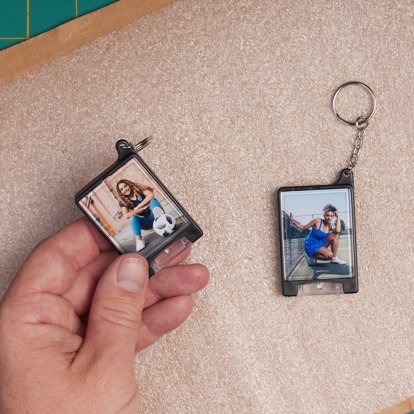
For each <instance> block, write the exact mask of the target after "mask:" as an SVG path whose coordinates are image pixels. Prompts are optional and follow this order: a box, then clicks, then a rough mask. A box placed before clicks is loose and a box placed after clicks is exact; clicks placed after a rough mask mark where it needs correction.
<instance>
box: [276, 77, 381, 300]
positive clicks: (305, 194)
mask: <svg viewBox="0 0 414 414" xmlns="http://www.w3.org/2000/svg"><path fill="white" fill-rule="evenodd" d="M350 85H357V86H361V87H363V88H364V89H365V90H367V91H368V92H369V94H370V97H371V101H372V109H371V112H370V113H369V114H368V115H365V116H360V117H358V119H356V120H355V121H349V120H346V119H344V118H342V117H341V116H340V115H339V114H338V112H337V109H336V99H337V96H338V94H339V93H340V92H341V91H342V90H343V89H344V88H346V87H348V86H350ZM332 107H333V110H334V113H335V115H336V116H337V117H338V118H339V119H340V120H341V121H343V122H345V123H346V124H348V125H352V126H355V127H356V128H357V137H356V142H355V147H354V150H353V153H352V156H351V159H350V162H349V166H348V167H347V168H345V169H344V170H342V171H341V174H340V177H339V180H338V181H337V182H336V183H335V184H333V185H314V186H301V187H283V188H280V189H279V190H278V204H279V224H280V226H279V228H280V246H281V265H282V287H283V294H284V295H285V296H296V295H324V294H338V293H356V292H357V291H358V267H357V250H356V233H355V204H354V181H353V169H354V167H355V165H356V163H357V161H358V154H359V151H360V149H361V147H362V143H363V137H364V134H365V130H366V128H367V127H368V121H369V120H370V119H371V117H372V115H373V114H374V112H375V109H376V99H375V95H374V92H373V91H372V89H371V88H370V87H369V86H367V85H365V84H364V83H362V82H356V81H354V82H347V83H345V84H343V85H341V86H340V87H339V88H338V89H337V90H336V92H335V94H334V97H333V100H332Z"/></svg>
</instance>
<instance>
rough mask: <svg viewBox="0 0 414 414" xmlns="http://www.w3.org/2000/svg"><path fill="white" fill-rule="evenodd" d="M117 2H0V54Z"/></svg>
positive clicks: (85, 0)
mask: <svg viewBox="0 0 414 414" xmlns="http://www.w3.org/2000/svg"><path fill="white" fill-rule="evenodd" d="M116 1H118V0H0V50H1V49H5V48H6V47H9V46H13V45H14V44H16V43H19V42H22V41H23V40H26V39H29V38H30V37H33V36H36V35H38V34H40V33H43V32H46V31H47V30H50V29H52V28H53V27H56V26H59V25H60V24H62V23H65V22H67V21H69V20H73V19H76V18H77V17H79V16H82V15H83V14H86V13H89V12H91V11H93V10H96V9H99V8H101V7H104V6H107V5H108V4H111V3H115V2H116Z"/></svg>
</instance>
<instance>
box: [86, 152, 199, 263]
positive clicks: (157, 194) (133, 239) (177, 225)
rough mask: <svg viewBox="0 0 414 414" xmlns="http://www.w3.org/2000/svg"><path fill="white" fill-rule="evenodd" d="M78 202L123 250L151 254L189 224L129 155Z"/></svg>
mask: <svg viewBox="0 0 414 414" xmlns="http://www.w3.org/2000/svg"><path fill="white" fill-rule="evenodd" d="M79 206H80V207H81V209H82V210H83V211H85V213H86V214H87V215H88V216H89V217H90V218H91V219H92V220H93V222H94V223H95V224H96V225H97V226H99V228H100V229H101V230H102V232H103V233H104V234H105V235H106V236H107V237H108V238H109V239H110V241H111V242H112V243H113V245H114V246H115V247H116V248H117V249H118V251H120V252H122V253H138V254H140V255H142V256H144V257H150V256H151V255H153V254H154V252H156V251H157V250H159V249H161V248H162V246H168V244H169V243H171V242H172V241H173V240H175V238H176V237H178V236H179V235H183V234H184V233H185V231H186V229H187V228H189V226H190V225H191V223H190V221H189V220H188V218H187V217H186V214H185V212H184V211H182V210H181V208H180V206H179V205H178V204H177V203H176V202H175V201H174V200H173V199H172V198H170V197H169V196H168V193H167V192H166V191H165V190H164V189H163V188H162V187H161V186H160V185H159V183H158V182H157V181H156V180H154V179H153V178H152V177H151V176H150V174H149V173H148V172H147V171H146V170H145V168H143V166H142V165H140V163H139V162H138V161H137V160H136V159H135V158H132V159H131V160H129V161H128V162H126V163H125V164H123V165H121V166H120V167H119V168H118V169H116V170H115V171H114V172H113V173H112V174H108V175H107V176H106V177H105V178H104V179H102V180H100V181H99V183H98V184H97V185H96V187H94V188H93V189H92V190H91V191H88V193H87V194H86V196H83V197H82V198H81V199H80V200H79Z"/></svg>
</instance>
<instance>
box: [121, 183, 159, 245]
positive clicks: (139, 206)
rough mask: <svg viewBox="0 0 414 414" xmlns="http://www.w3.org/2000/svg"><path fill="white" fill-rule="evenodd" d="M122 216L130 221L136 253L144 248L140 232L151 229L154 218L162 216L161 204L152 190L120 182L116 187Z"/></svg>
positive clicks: (141, 185)
mask: <svg viewBox="0 0 414 414" xmlns="http://www.w3.org/2000/svg"><path fill="white" fill-rule="evenodd" d="M116 189H117V192H118V196H119V199H120V200H121V202H120V206H121V208H122V213H123V214H124V216H125V217H126V218H127V219H129V220H131V227H132V232H133V233H134V237H135V242H136V251H137V252H139V251H140V250H142V249H144V248H145V242H144V240H143V239H142V234H141V233H142V230H150V229H152V225H153V223H154V220H155V218H156V217H159V216H160V215H162V214H164V213H165V212H164V209H163V208H162V206H161V203H160V202H159V201H158V200H157V199H156V198H155V195H154V189H153V188H151V187H149V186H148V185H144V184H141V183H137V182H133V181H129V180H120V181H118V183H117V185H116Z"/></svg>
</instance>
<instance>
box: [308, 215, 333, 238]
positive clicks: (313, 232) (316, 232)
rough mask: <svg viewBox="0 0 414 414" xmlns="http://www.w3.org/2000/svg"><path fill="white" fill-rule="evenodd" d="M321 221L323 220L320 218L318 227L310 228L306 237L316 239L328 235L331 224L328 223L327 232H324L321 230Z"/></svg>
mask: <svg viewBox="0 0 414 414" xmlns="http://www.w3.org/2000/svg"><path fill="white" fill-rule="evenodd" d="M322 223H323V220H322V219H320V223H319V227H318V228H317V229H314V228H312V229H311V231H310V233H309V234H308V236H307V237H309V238H312V239H316V240H324V239H326V238H327V237H328V235H329V232H330V231H331V225H330V224H328V232H327V233H325V232H324V231H322Z"/></svg>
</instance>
